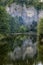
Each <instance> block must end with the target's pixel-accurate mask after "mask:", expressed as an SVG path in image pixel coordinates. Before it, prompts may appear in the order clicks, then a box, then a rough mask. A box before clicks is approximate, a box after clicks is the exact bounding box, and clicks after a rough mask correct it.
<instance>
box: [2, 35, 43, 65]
mask: <svg viewBox="0 0 43 65" xmlns="http://www.w3.org/2000/svg"><path fill="white" fill-rule="evenodd" d="M35 37H36V36H35ZM14 38H15V39H14V41H13V40H12V39H9V40H7V41H8V43H10V44H9V46H10V48H13V50H12V51H11V50H10V52H9V53H8V56H7V61H6V62H5V64H2V65H43V45H41V44H38V47H37V43H36V41H35V42H34V43H33V42H32V41H33V36H32V38H30V36H28V35H26V36H25V35H18V36H15V37H14ZM12 42H13V45H12V44H11V43H12ZM37 50H38V53H37ZM5 59H6V58H5ZM18 59H19V60H18ZM2 62H4V61H2Z"/></svg>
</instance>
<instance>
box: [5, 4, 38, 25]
mask: <svg viewBox="0 0 43 65" xmlns="http://www.w3.org/2000/svg"><path fill="white" fill-rule="evenodd" d="M6 11H7V12H8V13H9V14H10V15H11V16H13V17H15V16H18V17H19V16H21V17H22V18H23V20H24V22H25V24H26V25H29V24H31V23H32V22H33V21H37V19H38V18H37V11H36V9H35V8H34V7H32V6H31V7H29V8H26V6H25V5H24V7H22V6H20V5H16V3H13V4H11V6H10V7H8V6H7V7H6Z"/></svg>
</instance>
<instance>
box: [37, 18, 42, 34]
mask: <svg viewBox="0 0 43 65" xmlns="http://www.w3.org/2000/svg"><path fill="white" fill-rule="evenodd" d="M38 34H43V19H41V20H40V21H39V22H38Z"/></svg>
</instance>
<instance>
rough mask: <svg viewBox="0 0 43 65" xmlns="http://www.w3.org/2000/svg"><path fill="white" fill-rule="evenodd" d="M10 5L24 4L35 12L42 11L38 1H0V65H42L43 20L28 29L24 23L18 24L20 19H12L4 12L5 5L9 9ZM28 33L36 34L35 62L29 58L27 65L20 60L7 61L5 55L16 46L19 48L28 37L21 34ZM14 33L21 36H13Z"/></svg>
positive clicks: (40, 3)
mask: <svg viewBox="0 0 43 65" xmlns="http://www.w3.org/2000/svg"><path fill="white" fill-rule="evenodd" d="M12 3H17V4H20V5H21V6H22V7H23V6H24V4H25V5H26V7H29V6H34V7H35V8H36V10H37V12H38V11H39V10H41V9H42V10H43V2H39V0H0V65H6V64H7V63H13V64H14V65H19V64H20V65H24V64H25V65H32V64H33V63H34V62H35V61H36V62H38V61H40V60H41V61H42V63H43V18H42V19H40V20H38V23H36V22H35V23H34V21H33V24H32V25H31V26H30V28H28V27H27V26H25V25H24V23H22V22H20V20H22V19H21V17H15V18H14V17H12V16H10V15H9V14H8V13H7V12H6V10H5V7H6V6H7V5H8V6H9V7H10V5H11V4H12ZM22 21H23V20H22ZM12 22H13V23H12ZM11 24H12V25H11ZM36 26H37V28H36ZM30 31H32V32H35V33H36V34H37V36H35V37H36V38H37V42H38V45H37V46H38V54H39V55H38V58H37V60H36V58H33V59H30V58H29V59H28V61H29V62H28V63H27V61H26V60H25V61H21V60H20V62H19V61H15V62H14V61H12V62H11V61H9V58H8V56H7V53H8V52H10V51H11V50H12V51H13V49H14V47H16V45H19V46H21V43H22V42H23V40H25V39H26V38H28V35H27V36H26V35H24V34H23V33H25V32H26V33H27V32H28V33H29V32H30ZM15 33H22V34H21V35H14V34H15ZM35 37H34V38H35ZM34 38H33V39H34ZM33 42H34V40H33ZM36 62H35V63H36Z"/></svg>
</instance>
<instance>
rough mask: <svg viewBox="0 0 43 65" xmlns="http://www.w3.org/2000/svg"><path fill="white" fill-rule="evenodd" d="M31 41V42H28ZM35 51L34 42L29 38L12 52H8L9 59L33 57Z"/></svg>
mask: <svg viewBox="0 0 43 65" xmlns="http://www.w3.org/2000/svg"><path fill="white" fill-rule="evenodd" d="M30 43H31V44H30ZM36 53H37V49H36V43H34V44H33V43H32V41H31V40H30V42H29V39H28V40H25V41H24V42H23V44H22V45H21V47H19V46H17V47H16V48H15V49H14V51H13V52H10V53H9V54H8V55H9V57H10V59H11V60H13V61H15V60H16V59H22V60H24V59H26V58H27V57H30V58H33V57H34V55H35V54H36Z"/></svg>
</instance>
